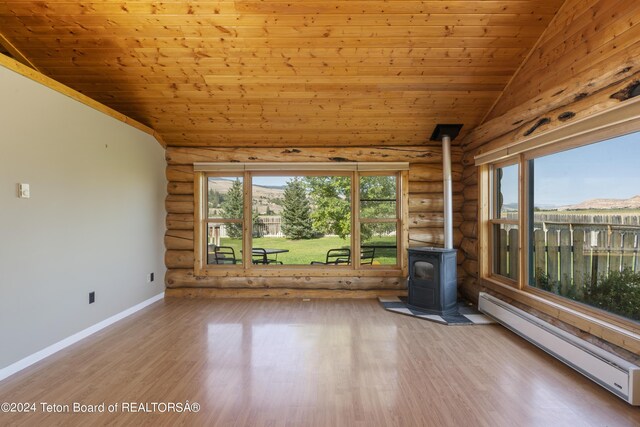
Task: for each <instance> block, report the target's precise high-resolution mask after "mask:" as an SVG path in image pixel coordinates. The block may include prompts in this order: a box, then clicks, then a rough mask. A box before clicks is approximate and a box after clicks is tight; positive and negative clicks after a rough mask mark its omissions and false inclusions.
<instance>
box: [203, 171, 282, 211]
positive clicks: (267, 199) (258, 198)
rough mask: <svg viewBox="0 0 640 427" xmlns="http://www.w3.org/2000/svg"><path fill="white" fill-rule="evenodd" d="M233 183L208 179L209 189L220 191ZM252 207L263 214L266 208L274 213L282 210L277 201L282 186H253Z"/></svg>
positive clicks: (220, 179) (227, 180)
mask: <svg viewBox="0 0 640 427" xmlns="http://www.w3.org/2000/svg"><path fill="white" fill-rule="evenodd" d="M232 184H233V181H232V180H229V179H224V178H216V179H211V180H209V189H210V190H215V191H218V192H220V193H226V192H227V191H229V189H230V188H231V185H232ZM252 191H253V207H254V208H255V209H257V210H258V213H260V214H265V213H266V212H267V208H269V210H270V211H271V212H273V213H274V214H276V215H279V214H280V212H282V206H280V204H279V203H278V202H279V201H280V200H282V199H283V198H284V187H279V186H260V185H254V186H253V189H252Z"/></svg>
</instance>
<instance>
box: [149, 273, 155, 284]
mask: <svg viewBox="0 0 640 427" xmlns="http://www.w3.org/2000/svg"><path fill="white" fill-rule="evenodd" d="M154 280H155V278H154V274H153V273H149V274H147V283H151V282H153V281H154Z"/></svg>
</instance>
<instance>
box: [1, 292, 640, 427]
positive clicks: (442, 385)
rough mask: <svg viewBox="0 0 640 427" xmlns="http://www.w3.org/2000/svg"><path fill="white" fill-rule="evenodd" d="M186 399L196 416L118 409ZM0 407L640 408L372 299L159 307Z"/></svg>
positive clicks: (311, 416)
mask: <svg viewBox="0 0 640 427" xmlns="http://www.w3.org/2000/svg"><path fill="white" fill-rule="evenodd" d="M187 400H188V401H189V403H190V404H193V403H194V402H198V403H199V404H200V406H201V409H200V411H199V412H197V413H167V412H164V413H162V412H160V413H158V412H156V413H144V412H137V413H132V412H123V411H122V408H123V403H127V402H132V403H136V405H135V406H136V407H137V408H138V409H140V408H139V405H140V404H147V406H148V407H149V409H153V403H154V402H162V403H163V404H164V403H167V402H181V403H183V404H184V403H185V402H186V401H187ZM0 402H21V403H24V402H35V403H36V404H37V407H36V409H37V412H36V413H28V414H11V413H0V425H3V426H4V425H28V426H35V425H38V426H42V425H65V426H69V425H104V424H110V425H136V426H137V425H154V426H155V425H160V426H161V425H214V426H274V427H275V426H305V427H306V426H367V427H368V426H449V425H456V426H538V425H544V426H559V425H571V426H604V425H607V426H637V425H640V408H636V407H632V406H629V405H627V404H626V403H625V402H623V401H622V400H620V399H618V398H617V397H615V396H613V395H612V394H611V393H609V392H607V391H606V390H604V389H602V388H601V387H600V386H598V385H596V384H594V383H592V382H591V381H589V380H588V379H586V378H584V377H583V376H582V375H580V374H578V373H576V372H574V371H573V370H571V369H569V368H567V367H565V366H564V365H563V364H561V363H560V362H558V361H556V360H555V359H553V358H551V357H550V356H548V355H546V354H545V353H543V352H542V351H540V350H538V349H537V348H535V347H533V346H532V345H530V344H529V343H527V342H526V341H524V340H522V339H520V338H519V337H517V336H515V335H514V334H512V333H511V332H509V331H507V330H506V329H504V328H502V327H500V326H497V325H488V326H487V325H483V326H442V325H438V324H435V323H430V322H427V321H423V320H419V319H415V318H411V317H407V316H402V315H398V314H393V313H390V312H387V311H384V310H383V309H382V308H381V307H380V306H379V304H378V303H377V301H374V300H313V301H311V302H303V301H300V300H257V299H254V300H194V299H169V300H166V301H164V302H158V303H156V304H154V305H152V306H151V307H149V308H147V309H145V310H143V311H141V312H139V313H136V314H135V315H133V316H131V317H128V318H126V319H125V320H123V321H121V322H119V323H117V324H116V325H113V326H111V327H109V328H107V329H105V330H103V331H101V332H99V333H97V334H95V335H93V336H91V337H89V338H88V339H86V340H84V341H82V342H80V343H78V344H76V345H74V346H72V347H69V348H67V349H65V350H63V351H61V352H59V353H57V354H55V355H53V356H52V357H50V358H48V359H46V360H44V361H42V362H40V363H38V364H37V365H35V366H33V367H31V368H29V369H27V370H25V371H23V372H21V373H19V374H16V375H14V376H12V377H10V378H8V379H7V380H5V381H3V382H1V383H0ZM41 402H48V403H51V404H60V405H69V410H70V411H73V403H74V402H78V403H83V404H94V405H96V404H100V403H103V402H104V403H105V404H106V405H105V413H95V414H82V413H44V412H43V410H42V409H43V408H42V406H41V404H40V403H41ZM110 404H118V405H119V406H118V410H117V411H116V412H115V413H107V410H108V405H110ZM129 407H130V408H133V405H131V404H130V405H129ZM157 409H159V410H162V409H166V408H165V407H164V406H163V405H158V406H157Z"/></svg>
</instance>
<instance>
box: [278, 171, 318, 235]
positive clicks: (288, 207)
mask: <svg viewBox="0 0 640 427" xmlns="http://www.w3.org/2000/svg"><path fill="white" fill-rule="evenodd" d="M282 233H283V234H284V235H285V236H287V237H288V238H289V239H293V240H299V239H311V238H313V237H314V232H313V224H312V222H311V206H310V205H309V200H308V199H307V192H306V190H305V186H304V183H303V182H302V181H301V180H299V179H298V178H294V179H292V180H290V181H287V186H286V187H285V189H284V201H283V209H282Z"/></svg>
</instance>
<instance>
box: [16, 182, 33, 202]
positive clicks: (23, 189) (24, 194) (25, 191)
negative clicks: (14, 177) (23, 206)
mask: <svg viewBox="0 0 640 427" xmlns="http://www.w3.org/2000/svg"><path fill="white" fill-rule="evenodd" d="M18 197H19V198H21V199H28V198H29V197H31V193H30V192H29V184H18Z"/></svg>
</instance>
